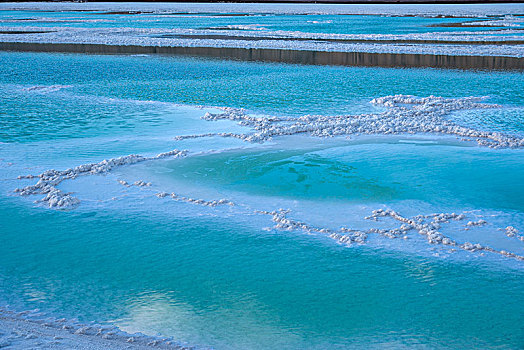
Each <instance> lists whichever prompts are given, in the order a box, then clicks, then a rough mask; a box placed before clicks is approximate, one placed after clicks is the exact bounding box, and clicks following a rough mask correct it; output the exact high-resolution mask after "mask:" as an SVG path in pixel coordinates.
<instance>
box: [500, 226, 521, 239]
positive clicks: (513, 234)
mask: <svg viewBox="0 0 524 350" xmlns="http://www.w3.org/2000/svg"><path fill="white" fill-rule="evenodd" d="M504 233H505V235H506V236H508V237H510V238H516V239H518V240H519V241H522V242H524V235H521V234H520V232H519V230H517V229H516V228H515V227H513V226H508V227H506V228H505V229H504Z"/></svg>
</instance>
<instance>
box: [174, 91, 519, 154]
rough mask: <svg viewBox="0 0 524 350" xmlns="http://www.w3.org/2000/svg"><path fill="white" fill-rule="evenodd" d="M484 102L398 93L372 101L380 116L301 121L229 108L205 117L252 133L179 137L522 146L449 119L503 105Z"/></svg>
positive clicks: (516, 140)
mask: <svg viewBox="0 0 524 350" xmlns="http://www.w3.org/2000/svg"><path fill="white" fill-rule="evenodd" d="M483 99H484V98H482V97H480V98H477V97H465V98H443V97H436V96H429V97H425V98H419V97H415V96H410V95H395V96H385V97H380V98H376V99H374V100H372V101H371V103H372V104H374V105H377V106H383V107H386V108H387V110H386V111H384V112H382V113H377V114H360V115H344V116H318V115H306V116H302V117H298V118H291V117H289V118H279V117H254V116H249V115H247V114H245V111H244V110H242V109H233V108H226V109H224V112H223V113H217V114H213V113H206V115H205V116H204V117H202V118H203V119H204V120H209V121H214V120H224V119H226V120H232V121H236V122H238V124H239V125H242V126H247V127H250V128H252V129H254V132H252V133H246V134H235V133H215V134H210V133H208V134H202V135H189V136H178V137H176V139H178V140H182V139H190V138H197V137H211V136H222V137H234V138H239V139H241V140H244V141H248V142H264V141H267V140H270V139H271V138H273V137H276V136H284V135H297V134H306V135H310V136H315V137H333V136H343V135H346V136H349V135H372V134H379V135H396V134H424V133H430V134H444V135H453V136H457V137H460V138H466V139H471V140H475V141H476V142H477V143H478V144H479V145H481V146H486V147H490V148H521V147H524V138H522V137H519V136H513V135H506V134H503V133H500V132H493V131H481V130H476V129H472V128H468V127H464V126H460V125H457V124H456V123H454V122H452V121H450V120H448V119H446V118H445V117H446V116H447V115H449V114H450V113H452V112H454V111H460V110H468V109H489V108H500V107H501V106H499V105H494V104H487V103H482V102H481V101H482V100H483Z"/></svg>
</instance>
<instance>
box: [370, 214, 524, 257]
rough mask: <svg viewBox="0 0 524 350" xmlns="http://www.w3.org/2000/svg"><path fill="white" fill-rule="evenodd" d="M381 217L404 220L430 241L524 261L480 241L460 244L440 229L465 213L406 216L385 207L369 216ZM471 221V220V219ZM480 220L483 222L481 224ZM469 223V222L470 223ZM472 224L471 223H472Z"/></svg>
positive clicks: (483, 222) (462, 216) (405, 223)
mask: <svg viewBox="0 0 524 350" xmlns="http://www.w3.org/2000/svg"><path fill="white" fill-rule="evenodd" d="M379 217H390V218H392V219H395V220H397V221H399V222H402V224H403V225H407V226H406V227H407V229H408V230H409V229H413V230H415V231H417V232H418V233H419V234H421V235H423V236H425V237H426V239H427V240H428V242H429V243H432V244H443V245H447V246H452V247H456V248H461V249H463V250H467V251H471V252H474V251H485V252H491V253H496V254H500V255H503V256H507V257H510V258H514V259H517V260H519V261H524V256H520V255H517V254H514V253H511V252H507V251H505V250H496V249H493V248H491V247H488V246H482V245H481V244H479V243H476V244H473V243H470V242H465V243H463V244H460V243H458V242H456V241H454V240H452V239H450V238H449V237H446V236H445V235H443V234H442V233H441V232H439V231H438V230H439V229H440V223H446V222H449V220H462V219H464V218H465V216H464V215H463V214H455V213H451V214H433V215H429V216H424V215H418V216H415V217H413V218H406V217H403V216H402V215H400V214H399V213H397V212H396V211H394V210H384V209H378V210H374V211H373V213H372V215H371V216H369V217H368V218H369V219H374V220H376V219H378V218H379ZM428 218H432V221H431V222H429V223H428V222H427V219H428ZM470 222H471V221H470ZM479 222H481V223H480V224H479ZM468 224H469V223H468ZM485 224H487V222H486V221H484V220H479V221H477V222H474V225H473V226H480V225H485ZM470 226H471V225H470Z"/></svg>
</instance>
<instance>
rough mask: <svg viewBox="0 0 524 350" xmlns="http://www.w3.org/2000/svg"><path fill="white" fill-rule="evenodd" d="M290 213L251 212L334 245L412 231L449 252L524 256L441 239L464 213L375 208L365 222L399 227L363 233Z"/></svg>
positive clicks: (402, 236) (278, 226)
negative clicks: (385, 221)
mask: <svg viewBox="0 0 524 350" xmlns="http://www.w3.org/2000/svg"><path fill="white" fill-rule="evenodd" d="M290 212H291V211H290V210H285V209H278V210H274V211H264V210H256V211H255V213H258V214H264V215H270V216H271V217H272V220H273V222H275V226H274V227H273V229H276V230H284V231H294V230H300V231H303V232H305V233H307V234H312V233H318V234H324V235H327V236H328V237H329V238H331V239H333V240H335V241H336V242H338V243H340V244H345V245H351V244H352V243H357V244H364V243H365V242H366V241H367V239H368V236H369V235H372V234H376V235H380V236H383V237H386V238H390V239H408V238H409V237H408V232H409V231H412V230H413V231H416V232H418V233H419V234H420V235H422V236H424V237H425V238H426V240H427V242H428V243H430V244H440V245H444V246H449V247H451V248H452V251H455V250H456V249H457V248H458V249H463V250H466V251H470V252H475V251H479V252H481V254H482V253H483V252H491V253H495V254H499V255H503V256H506V257H509V258H514V259H516V260H519V261H524V256H520V255H517V254H514V253H511V252H507V251H505V250H496V249H493V248H491V247H488V246H483V245H481V244H479V243H470V242H465V243H462V244H461V243H458V242H457V241H455V240H453V239H451V238H449V237H447V236H445V235H444V234H442V233H441V232H440V231H438V230H439V229H440V228H441V224H443V223H449V222H450V221H451V220H455V221H461V220H464V219H465V218H466V216H465V215H464V214H456V213H438V214H431V215H417V216H415V217H413V218H406V217H403V216H402V215H400V214H399V213H397V212H395V211H394V210H390V209H387V210H384V209H377V210H374V211H373V212H372V214H371V215H370V216H368V217H366V219H368V220H373V221H378V220H379V218H381V217H390V218H392V219H394V220H396V221H399V222H401V223H402V224H401V226H400V227H398V228H393V229H378V228H370V229H367V230H354V229H350V228H347V227H341V228H339V229H338V230H333V229H328V228H320V227H315V226H313V225H310V224H308V223H305V222H303V221H297V220H293V219H290V218H288V217H287V215H288V214H289V213H290ZM506 232H508V233H509V234H514V235H515V232H518V231H516V229H515V228H513V227H511V226H510V227H508V228H506ZM519 239H520V238H519ZM523 240H524V238H523Z"/></svg>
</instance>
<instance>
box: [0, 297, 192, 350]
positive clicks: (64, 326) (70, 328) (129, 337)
mask: <svg viewBox="0 0 524 350" xmlns="http://www.w3.org/2000/svg"><path fill="white" fill-rule="evenodd" d="M0 348H7V349H77V350H110V349H111V350H117V349H118V350H120V349H173V350H191V349H194V348H193V347H189V346H185V345H182V344H180V343H178V342H176V341H174V340H173V339H171V338H161V337H152V336H147V335H144V334H141V333H136V334H129V333H127V332H124V331H122V330H120V329H119V328H118V327H116V326H104V325H98V324H94V323H91V324H82V323H78V322H75V321H72V320H67V319H64V318H62V319H56V318H53V317H46V316H45V315H43V314H41V313H40V312H39V311H38V310H32V311H23V312H15V311H12V310H10V309H8V308H5V307H0Z"/></svg>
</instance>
